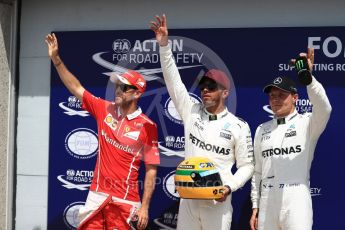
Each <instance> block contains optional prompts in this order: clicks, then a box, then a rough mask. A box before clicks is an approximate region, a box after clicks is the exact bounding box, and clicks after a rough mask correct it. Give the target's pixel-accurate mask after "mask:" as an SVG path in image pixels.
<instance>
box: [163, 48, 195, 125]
mask: <svg viewBox="0 0 345 230" xmlns="http://www.w3.org/2000/svg"><path fill="white" fill-rule="evenodd" d="M159 53H160V61H161V67H162V71H163V76H164V80H165V84H166V87H167V89H168V92H169V95H170V97H171V99H172V101H173V102H174V105H175V107H176V109H177V112H178V113H179V114H180V116H181V118H182V120H183V121H184V122H185V121H186V119H187V117H188V115H189V114H190V111H191V109H192V106H193V102H192V101H191V99H190V96H189V93H188V91H187V89H186V86H185V85H184V84H183V82H182V80H181V76H180V73H179V72H178V69H177V67H176V64H175V60H174V58H173V54H172V51H171V49H170V46H169V45H167V46H160V48H159Z"/></svg>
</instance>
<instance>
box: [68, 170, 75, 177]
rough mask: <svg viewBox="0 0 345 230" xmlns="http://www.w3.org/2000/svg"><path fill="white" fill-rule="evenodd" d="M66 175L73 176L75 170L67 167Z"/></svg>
mask: <svg viewBox="0 0 345 230" xmlns="http://www.w3.org/2000/svg"><path fill="white" fill-rule="evenodd" d="M66 175H67V176H74V175H75V171H74V170H73V169H68V170H67V171H66Z"/></svg>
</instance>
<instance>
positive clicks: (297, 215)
mask: <svg viewBox="0 0 345 230" xmlns="http://www.w3.org/2000/svg"><path fill="white" fill-rule="evenodd" d="M307 92H308V96H309V99H310V101H311V103H312V104H313V111H312V113H305V114H299V113H297V111H294V113H292V114H290V115H289V116H287V117H285V119H284V120H280V122H279V123H283V124H279V125H278V120H277V119H275V118H274V119H273V120H270V121H268V122H266V123H263V124H261V125H260V126H259V127H258V128H257V130H256V133H255V138H254V156H255V172H254V176H253V178H252V192H251V199H252V203H253V208H259V216H258V228H259V230H263V229H264V230H280V229H282V230H287V229H291V230H311V229H312V225H313V209H312V201H311V195H310V188H309V172H310V167H311V162H312V160H313V156H314V150H315V146H316V143H317V140H318V138H319V137H320V135H321V133H322V132H323V130H324V129H325V127H326V124H327V122H328V120H329V117H330V113H331V110H332V108H331V105H330V103H329V101H328V98H327V96H326V93H325V90H324V88H323V87H322V85H321V84H320V83H319V82H318V81H316V79H315V78H314V77H313V80H312V83H311V84H310V85H308V86H307Z"/></svg>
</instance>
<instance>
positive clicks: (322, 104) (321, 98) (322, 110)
mask: <svg viewBox="0 0 345 230" xmlns="http://www.w3.org/2000/svg"><path fill="white" fill-rule="evenodd" d="M307 92H308V96H309V99H310V101H311V103H312V104H313V112H312V114H311V118H310V128H311V135H312V138H313V139H317V138H318V137H319V136H320V135H321V133H322V132H323V130H324V129H325V128H326V125H327V122H328V120H329V117H330V115H331V111H332V107H331V104H330V103H329V100H328V97H327V95H326V91H325V89H324V88H323V86H322V85H321V83H320V82H318V81H317V80H316V79H315V77H314V76H313V80H312V82H311V83H310V84H309V85H308V86H307Z"/></svg>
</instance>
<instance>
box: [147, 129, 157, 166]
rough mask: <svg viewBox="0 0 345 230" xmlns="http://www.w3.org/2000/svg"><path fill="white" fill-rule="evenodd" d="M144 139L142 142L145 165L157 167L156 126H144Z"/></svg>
mask: <svg viewBox="0 0 345 230" xmlns="http://www.w3.org/2000/svg"><path fill="white" fill-rule="evenodd" d="M145 132H146V139H145V142H144V161H145V164H151V165H159V163H160V158H159V150H158V131H157V125H156V124H150V123H146V124H145Z"/></svg>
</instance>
